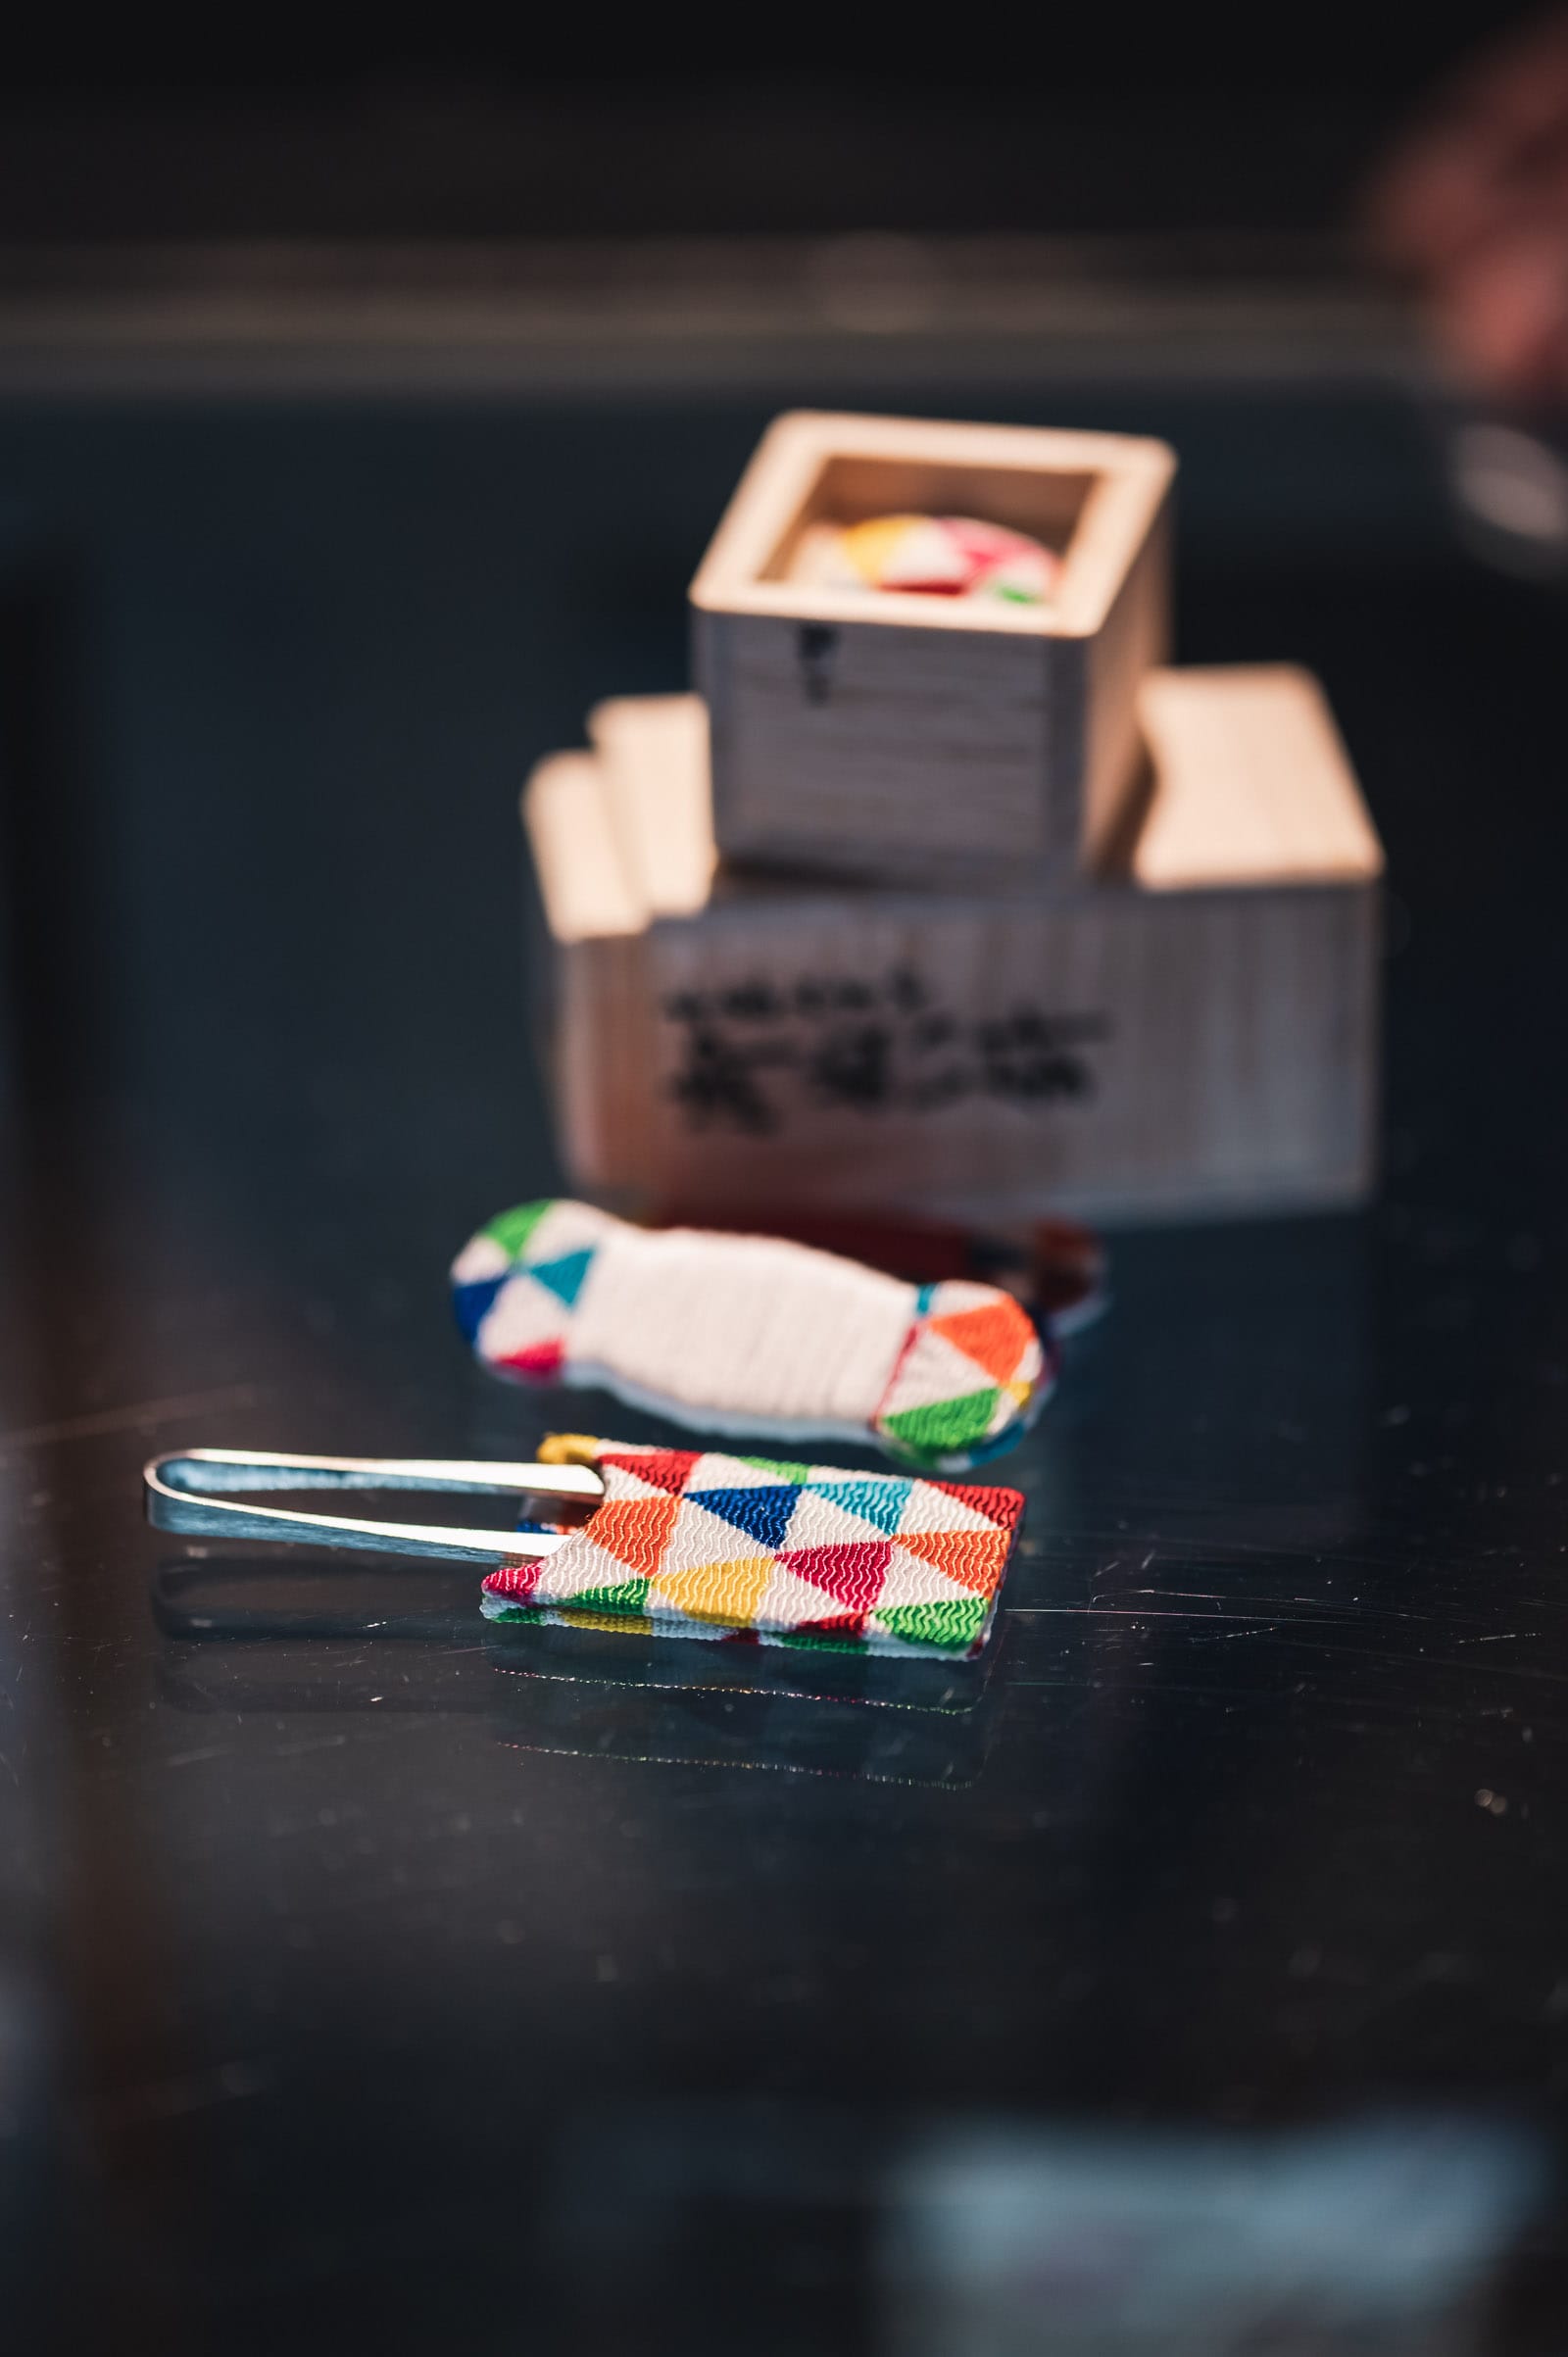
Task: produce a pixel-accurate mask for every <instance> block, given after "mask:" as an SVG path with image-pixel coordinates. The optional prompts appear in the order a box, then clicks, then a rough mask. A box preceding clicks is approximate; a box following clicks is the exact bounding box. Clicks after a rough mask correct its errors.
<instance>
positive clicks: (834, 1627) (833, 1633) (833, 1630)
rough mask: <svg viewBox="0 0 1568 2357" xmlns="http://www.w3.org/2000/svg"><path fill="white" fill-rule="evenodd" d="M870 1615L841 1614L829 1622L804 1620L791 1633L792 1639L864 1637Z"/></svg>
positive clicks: (858, 1613)
mask: <svg viewBox="0 0 1568 2357" xmlns="http://www.w3.org/2000/svg"><path fill="white" fill-rule="evenodd" d="M869 1617H870V1615H869V1614H868V1613H865V1612H839V1613H835V1614H834V1615H833V1616H832V1617H831V1618H830V1619H828V1620H803V1621H802V1622H801V1623H800V1624H799V1626H798V1627H796V1628H794V1629H792V1630H791V1631H790V1635H791V1636H792V1637H863V1636H864V1635H865V1624H866V1621H867V1620H868V1619H869Z"/></svg>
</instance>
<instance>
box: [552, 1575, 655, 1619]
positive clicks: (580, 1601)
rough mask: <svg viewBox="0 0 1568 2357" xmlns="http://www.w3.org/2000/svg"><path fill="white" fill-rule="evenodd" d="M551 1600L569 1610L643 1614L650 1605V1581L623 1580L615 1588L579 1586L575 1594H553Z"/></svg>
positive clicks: (564, 1609)
mask: <svg viewBox="0 0 1568 2357" xmlns="http://www.w3.org/2000/svg"><path fill="white" fill-rule="evenodd" d="M551 1601H552V1602H553V1603H559V1604H560V1605H561V1607H562V1609H563V1611H568V1612H621V1613H628V1612H635V1613H638V1614H642V1613H644V1612H646V1610H647V1606H648V1582H647V1581H646V1580H621V1581H620V1582H619V1583H618V1584H617V1585H616V1586H615V1587H613V1588H579V1589H578V1591H577V1593H576V1594H575V1595H574V1596H553V1597H552V1598H551Z"/></svg>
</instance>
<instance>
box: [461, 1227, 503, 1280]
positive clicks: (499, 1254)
mask: <svg viewBox="0 0 1568 2357" xmlns="http://www.w3.org/2000/svg"><path fill="white" fill-rule="evenodd" d="M511 1266H512V1254H511V1253H510V1252H508V1251H507V1249H506V1247H505V1245H501V1244H497V1242H496V1240H495V1238H494V1237H493V1236H470V1237H469V1238H468V1241H467V1243H466V1245H465V1246H464V1248H463V1250H462V1252H460V1253H459V1254H458V1256H457V1258H456V1259H455V1260H454V1261H453V1263H452V1282H453V1284H454V1285H482V1284H483V1283H484V1280H485V1278H486V1277H502V1276H505V1275H506V1272H507V1270H508V1269H509V1268H510V1267H511Z"/></svg>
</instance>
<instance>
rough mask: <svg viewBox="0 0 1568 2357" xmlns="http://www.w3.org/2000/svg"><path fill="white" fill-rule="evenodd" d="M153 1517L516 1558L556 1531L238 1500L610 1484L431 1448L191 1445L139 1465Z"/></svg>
mask: <svg viewBox="0 0 1568 2357" xmlns="http://www.w3.org/2000/svg"><path fill="white" fill-rule="evenodd" d="M142 1482H143V1485H144V1491H145V1498H146V1505H147V1519H148V1521H149V1522H150V1523H152V1524H153V1525H154V1527H155V1528H156V1529H158V1530H161V1531H178V1532H179V1533H180V1534H181V1535H182V1536H184V1537H185V1538H191V1539H194V1538H203V1539H270V1540H274V1541H289V1540H292V1541H294V1542H295V1543H297V1544H299V1543H304V1544H307V1545H310V1546H315V1547H373V1548H376V1549H378V1550H379V1551H381V1552H382V1553H386V1554H399V1555H448V1556H451V1555H456V1556H459V1557H472V1558H476V1559H478V1560H480V1561H482V1562H487V1563H515V1562H519V1561H521V1560H524V1559H528V1558H534V1557H538V1556H542V1555H548V1554H553V1553H554V1551H555V1549H556V1548H557V1547H560V1546H561V1545H562V1543H563V1535H562V1534H560V1533H558V1532H551V1531H517V1530H510V1531H484V1530H465V1529H455V1528H454V1529H446V1528H442V1527H441V1526H439V1525H437V1524H434V1523H429V1522H370V1521H367V1520H364V1519H362V1518H360V1517H358V1516H351V1515H347V1514H310V1513H302V1512H301V1511H299V1510H298V1509H297V1508H295V1507H292V1506H259V1505H249V1504H247V1505H235V1504H233V1503H231V1502H230V1495H229V1494H231V1493H233V1492H236V1491H239V1492H247V1491H256V1490H457V1491H464V1492H466V1493H467V1494H468V1495H469V1496H474V1495H483V1494H484V1493H485V1492H487V1491H488V1492H492V1493H493V1492H496V1491H510V1492H511V1493H512V1494H513V1495H514V1496H521V1497H524V1498H572V1499H576V1500H580V1501H582V1502H585V1503H590V1504H592V1503H597V1501H598V1500H599V1499H600V1498H603V1496H604V1494H605V1493H604V1484H603V1482H602V1481H601V1480H600V1478H599V1476H598V1474H597V1473H595V1472H594V1471H593V1470H592V1468H591V1467H590V1466H587V1465H507V1464H492V1463H490V1462H488V1461H486V1460H485V1459H483V1458H475V1459H465V1458H462V1457H433V1456H429V1457H426V1456H408V1457H396V1456H279V1455H275V1454H274V1453H273V1452H272V1451H271V1450H270V1449H185V1450H183V1451H182V1452H181V1453H179V1454H178V1455H175V1456H158V1457H154V1458H153V1459H152V1460H151V1462H150V1463H149V1464H147V1465H145V1466H144V1467H143V1468H142Z"/></svg>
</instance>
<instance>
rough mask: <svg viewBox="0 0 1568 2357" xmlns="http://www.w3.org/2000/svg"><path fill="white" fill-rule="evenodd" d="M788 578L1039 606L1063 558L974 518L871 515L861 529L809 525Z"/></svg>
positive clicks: (1052, 588) (822, 585)
mask: <svg viewBox="0 0 1568 2357" xmlns="http://www.w3.org/2000/svg"><path fill="white" fill-rule="evenodd" d="M789 577H790V579H791V580H792V581H795V582H801V583H805V584H806V585H807V586H809V587H810V588H813V589H897V590H903V591H905V592H906V593H907V592H909V591H913V592H915V593H916V594H918V595H920V596H924V597H946V598H988V599H994V600H998V601H1000V602H1001V603H1002V604H1004V605H1010V606H1043V605H1045V604H1047V603H1048V602H1049V601H1050V600H1051V599H1052V598H1053V597H1054V595H1055V593H1056V588H1057V585H1058V583H1059V582H1060V579H1061V559H1060V558H1059V557H1058V556H1056V555H1055V553H1054V550H1051V549H1048V548H1046V547H1045V546H1044V545H1043V544H1042V543H1041V542H1040V541H1038V540H1031V539H1030V538H1029V537H1028V536H1027V534H1025V533H1023V532H1013V531H1009V530H1008V529H1007V527H1006V525H1005V524H1000V523H984V522H982V521H981V519H980V518H979V517H978V516H867V517H866V519H865V521H864V522H863V523H852V524H835V523H815V524H810V525H809V526H808V527H807V529H806V530H805V531H804V532H803V533H802V534H801V537H800V539H799V541H798V542H797V543H796V548H795V554H794V557H793V559H792V561H791V564H790V572H789Z"/></svg>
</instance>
